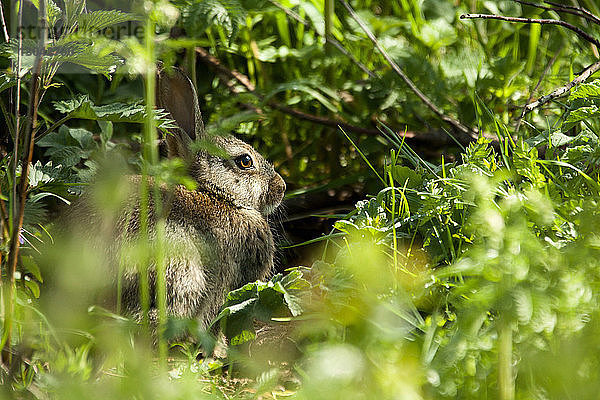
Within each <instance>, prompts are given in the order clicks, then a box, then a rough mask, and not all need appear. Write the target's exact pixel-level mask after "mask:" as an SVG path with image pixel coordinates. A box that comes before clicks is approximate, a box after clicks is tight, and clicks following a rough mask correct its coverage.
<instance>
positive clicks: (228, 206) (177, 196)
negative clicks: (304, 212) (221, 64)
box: [121, 70, 285, 328]
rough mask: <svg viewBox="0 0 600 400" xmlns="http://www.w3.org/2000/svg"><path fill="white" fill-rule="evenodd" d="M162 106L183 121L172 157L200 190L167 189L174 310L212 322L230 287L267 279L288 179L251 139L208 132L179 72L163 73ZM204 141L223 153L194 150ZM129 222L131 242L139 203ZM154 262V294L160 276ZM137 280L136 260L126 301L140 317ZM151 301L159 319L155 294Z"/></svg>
mask: <svg viewBox="0 0 600 400" xmlns="http://www.w3.org/2000/svg"><path fill="white" fill-rule="evenodd" d="M157 107H159V108H163V109H165V110H166V111H167V112H169V113H170V114H171V117H172V118H173V120H175V122H176V123H177V126H178V129H176V130H173V131H172V132H171V133H170V134H169V135H167V147H168V151H169V156H170V157H181V158H182V159H183V160H184V162H185V163H186V166H187V170H188V173H189V175H190V176H191V177H192V178H194V180H195V181H196V182H197V184H198V186H197V189H196V190H193V191H191V190H187V189H186V188H185V187H184V186H176V187H175V188H174V189H170V190H168V193H167V189H165V188H162V189H161V191H162V192H163V194H162V197H163V203H164V207H165V209H166V210H165V214H164V215H165V216H166V229H165V238H164V239H165V244H166V248H167V249H166V275H165V281H166V293H167V299H166V300H167V313H168V314H169V315H171V316H175V317H184V318H197V319H198V320H199V321H200V323H201V325H202V326H203V327H204V328H207V327H208V326H209V324H210V323H211V321H212V320H213V319H214V318H215V317H216V315H217V313H218V311H219V308H220V307H221V305H222V304H223V300H224V296H225V294H226V293H227V292H228V291H230V290H232V289H235V288H238V287H241V286H242V285H243V284H245V283H247V282H252V281H255V280H257V279H264V278H265V277H266V276H267V274H268V273H269V272H270V271H271V269H272V267H273V257H274V244H273V237H272V234H271V229H270V227H269V224H268V221H267V216H268V215H269V214H270V213H271V212H272V211H273V210H274V209H275V208H276V207H277V206H278V205H279V204H280V203H281V200H282V198H283V195H284V192H285V182H284V181H283V179H282V178H281V176H280V175H279V174H278V173H277V172H275V171H274V169H273V167H272V166H271V164H269V163H268V162H267V161H266V160H265V159H264V158H263V157H262V156H261V155H260V154H258V153H257V152H256V150H254V149H253V148H252V147H251V146H249V145H248V144H246V143H244V142H242V141H241V140H238V139H236V138H234V137H232V136H210V135H208V134H207V133H206V132H205V129H204V125H203V123H202V118H201V114H200V108H199V106H198V100H197V97H196V92H195V90H194V86H193V85H192V83H191V81H190V80H189V79H188V78H187V77H186V76H185V75H184V74H183V73H181V72H180V71H178V70H175V71H173V73H171V74H168V73H167V71H160V72H159V74H158V80H157ZM199 140H202V141H204V142H208V143H210V144H211V145H212V146H211V147H214V146H215V145H216V146H217V147H218V148H220V149H221V150H222V151H221V152H220V155H216V154H211V153H210V152H208V151H204V150H199V151H196V152H193V151H192V150H191V148H194V147H196V148H198V147H199V146H192V144H193V142H194V141H199ZM223 155H226V156H224V157H222V156H223ZM136 180H137V181H138V182H139V180H140V179H139V177H138V178H134V181H136ZM152 212H153V210H152V209H151V213H152ZM124 221H125V219H122V220H121V224H123V225H124V226H122V231H121V232H122V233H121V235H122V236H123V237H124V241H125V242H127V241H128V240H130V239H132V238H133V237H134V236H135V235H136V232H137V231H138V228H139V206H134V209H133V214H131V215H130V216H128V218H127V222H124ZM151 229H152V228H151ZM152 234H154V233H152ZM153 268H154V267H151V273H150V286H151V297H154V293H155V291H154V290H153V286H154V285H155V281H156V273H155V272H154V269H153ZM138 284H139V277H138V272H137V271H136V268H135V265H129V266H126V269H125V273H124V277H123V297H122V298H123V305H124V307H125V309H126V310H127V311H128V312H129V313H131V314H137V315H138V316H139V315H140V314H139V313H140V305H139V304H140V302H139V288H138ZM151 303H152V304H151V318H152V313H154V314H155V313H156V305H155V300H154V299H153V298H151Z"/></svg>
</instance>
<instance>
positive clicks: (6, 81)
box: [0, 72, 17, 93]
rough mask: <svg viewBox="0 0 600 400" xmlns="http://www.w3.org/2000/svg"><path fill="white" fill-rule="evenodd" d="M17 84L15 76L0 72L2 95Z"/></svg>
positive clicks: (0, 90)
mask: <svg viewBox="0 0 600 400" xmlns="http://www.w3.org/2000/svg"><path fill="white" fill-rule="evenodd" d="M16 84H17V80H16V79H15V78H14V77H13V76H11V75H8V74H5V73H4V72H0V93H1V92H3V91H5V90H6V89H10V88H11V87H13V86H15V85H16Z"/></svg>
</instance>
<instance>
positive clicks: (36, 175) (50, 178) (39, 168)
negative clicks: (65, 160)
mask: <svg viewBox="0 0 600 400" xmlns="http://www.w3.org/2000/svg"><path fill="white" fill-rule="evenodd" d="M68 175H69V173H68V171H66V170H65V168H64V167H63V166H62V165H53V163H52V161H49V162H48V163H47V164H45V165H42V163H41V162H40V161H39V160H38V161H37V162H36V163H35V164H33V165H32V166H31V168H30V171H29V187H30V188H35V187H37V186H40V185H43V184H46V183H51V182H54V181H63V180H65V178H67V176H68Z"/></svg>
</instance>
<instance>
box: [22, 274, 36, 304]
mask: <svg viewBox="0 0 600 400" xmlns="http://www.w3.org/2000/svg"><path fill="white" fill-rule="evenodd" d="M23 283H24V284H25V287H27V288H28V289H29V290H30V291H31V294H32V295H33V297H35V298H36V299H39V298H40V285H38V283H37V282H34V281H32V280H31V279H28V278H27V277H25V278H24V279H23Z"/></svg>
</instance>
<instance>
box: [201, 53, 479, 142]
mask: <svg viewBox="0 0 600 400" xmlns="http://www.w3.org/2000/svg"><path fill="white" fill-rule="evenodd" d="M196 53H197V54H198V56H199V57H200V59H201V60H202V61H203V62H205V63H207V64H208V65H210V66H211V67H212V68H213V69H214V70H215V71H216V72H217V74H218V75H219V78H220V79H221V81H223V82H224V84H225V85H226V86H227V88H228V89H229V90H230V91H231V92H232V93H235V94H239V93H241V92H242V90H240V88H239V87H236V85H235V84H233V83H232V82H231V80H236V81H237V82H239V83H240V84H241V85H242V86H243V87H245V88H246V90H247V91H248V92H250V93H252V94H253V95H255V96H256V97H257V98H258V99H263V98H264V97H263V96H261V95H260V94H259V93H257V92H256V87H255V86H254V84H253V83H252V82H251V81H250V79H248V77H247V76H246V75H244V74H242V73H240V72H239V71H235V70H230V69H228V68H227V67H225V66H224V65H223V64H222V63H221V61H220V60H219V59H218V58H216V57H214V56H212V55H210V54H209V53H208V52H207V51H206V50H204V49H203V48H201V47H197V48H196ZM267 105H268V106H269V107H271V108H274V109H276V110H279V111H281V112H283V113H285V114H288V115H291V116H293V117H295V118H298V119H302V120H305V121H309V122H312V123H315V124H319V125H324V126H330V127H332V128H337V127H341V128H343V129H344V130H346V131H351V132H355V133H364V134H367V135H379V134H380V132H379V130H377V129H372V128H363V127H360V126H356V125H352V124H349V123H346V122H343V121H340V120H334V119H328V118H325V117H321V116H317V115H313V114H308V113H305V112H303V111H300V110H297V109H294V108H291V107H288V106H285V105H283V104H280V103H277V102H275V101H272V100H271V101H269V102H268V103H267ZM243 106H244V107H246V108H248V109H250V110H252V111H254V112H256V113H257V114H263V113H264V112H263V110H262V109H260V108H259V107H257V106H255V105H253V104H246V103H244V104H243ZM402 135H403V136H404V137H405V138H406V139H407V141H408V142H412V143H413V144H418V143H423V144H427V145H429V146H433V147H444V146H447V145H449V144H450V145H451V144H454V142H453V141H452V140H451V139H450V138H449V136H448V135H447V134H446V133H445V132H442V131H439V132H428V133H420V132H412V131H407V132H404V131H402ZM460 142H461V144H463V145H465V144H467V143H469V142H470V139H469V140H466V141H465V140H461V141H460Z"/></svg>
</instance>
